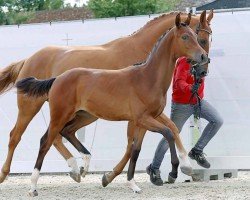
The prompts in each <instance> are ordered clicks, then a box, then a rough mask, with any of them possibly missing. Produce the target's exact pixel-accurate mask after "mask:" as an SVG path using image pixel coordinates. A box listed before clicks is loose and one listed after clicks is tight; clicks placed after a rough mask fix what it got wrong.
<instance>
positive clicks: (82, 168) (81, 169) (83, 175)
mask: <svg viewBox="0 0 250 200" xmlns="http://www.w3.org/2000/svg"><path fill="white" fill-rule="evenodd" d="M87 173H88V172H87V171H86V170H85V169H84V167H80V174H81V176H82V177H83V178H84V177H85V176H86V174H87Z"/></svg>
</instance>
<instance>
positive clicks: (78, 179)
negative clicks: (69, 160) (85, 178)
mask: <svg viewBox="0 0 250 200" xmlns="http://www.w3.org/2000/svg"><path fill="white" fill-rule="evenodd" d="M69 175H70V177H71V178H72V179H73V180H74V181H75V182H77V183H80V182H81V175H80V174H78V173H76V172H74V171H71V172H70V173H69Z"/></svg>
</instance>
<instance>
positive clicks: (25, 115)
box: [0, 95, 44, 183]
mask: <svg viewBox="0 0 250 200" xmlns="http://www.w3.org/2000/svg"><path fill="white" fill-rule="evenodd" d="M17 100H18V109H19V110H18V117H17V121H16V124H15V126H14V128H13V129H12V130H11V132H10V140H9V149H8V154H7V158H6V160H5V162H4V165H3V167H2V170H1V173H0V183H2V182H3V181H4V179H5V178H6V176H7V175H8V174H9V172H10V166H11V162H12V158H13V155H14V151H15V148H16V146H17V145H18V143H19V142H20V140H21V137H22V135H23V133H24V131H25V129H26V128H27V126H28V124H29V123H30V121H31V120H32V119H33V117H34V116H35V115H36V114H37V112H38V111H39V110H40V108H41V106H42V105H43V103H44V100H43V99H37V100H36V101H34V100H33V101H32V100H31V99H28V98H27V97H24V96H22V95H18V96H17Z"/></svg>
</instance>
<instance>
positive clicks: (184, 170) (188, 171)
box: [180, 166, 193, 176]
mask: <svg viewBox="0 0 250 200" xmlns="http://www.w3.org/2000/svg"><path fill="white" fill-rule="evenodd" d="M180 168H181V172H182V173H183V174H186V175H188V176H191V175H192V173H193V168H192V167H187V166H181V167H180Z"/></svg>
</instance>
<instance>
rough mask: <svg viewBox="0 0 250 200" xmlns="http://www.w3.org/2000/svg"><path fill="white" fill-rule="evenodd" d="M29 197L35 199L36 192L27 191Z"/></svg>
mask: <svg viewBox="0 0 250 200" xmlns="http://www.w3.org/2000/svg"><path fill="white" fill-rule="evenodd" d="M29 196H30V197H37V196H38V192H37V191H36V190H34V191H29Z"/></svg>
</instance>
